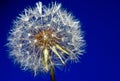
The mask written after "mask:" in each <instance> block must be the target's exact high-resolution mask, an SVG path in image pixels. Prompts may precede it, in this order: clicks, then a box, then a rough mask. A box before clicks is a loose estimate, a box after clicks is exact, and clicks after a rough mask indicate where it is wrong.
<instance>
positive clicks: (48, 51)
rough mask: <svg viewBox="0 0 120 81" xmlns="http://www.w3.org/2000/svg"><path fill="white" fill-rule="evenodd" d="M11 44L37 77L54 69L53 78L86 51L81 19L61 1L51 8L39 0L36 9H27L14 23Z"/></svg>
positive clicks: (23, 63)
mask: <svg viewBox="0 0 120 81" xmlns="http://www.w3.org/2000/svg"><path fill="white" fill-rule="evenodd" d="M7 45H8V46H9V48H10V49H11V50H10V55H11V56H14V57H15V61H17V62H18V63H19V64H20V65H21V66H22V67H23V68H24V70H32V71H34V74H35V76H36V74H37V73H39V72H51V77H52V81H55V78H54V68H55V67H61V66H64V65H66V63H67V62H68V61H76V60H78V58H79V57H78V56H80V55H82V54H83V51H84V50H83V49H82V48H83V46H84V39H83V34H82V31H81V26H80V23H79V21H77V20H76V19H74V17H73V16H72V15H71V14H70V13H67V12H66V11H65V10H63V9H61V4H57V3H52V5H51V7H48V8H47V7H45V6H44V7H43V5H42V2H38V3H36V7H35V8H34V9H25V11H24V12H23V13H22V14H20V16H19V17H17V19H16V21H15V22H14V27H13V28H12V31H11V32H10V36H9V38H8V44H7Z"/></svg>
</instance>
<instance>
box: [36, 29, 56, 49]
mask: <svg viewBox="0 0 120 81" xmlns="http://www.w3.org/2000/svg"><path fill="white" fill-rule="evenodd" d="M34 38H35V40H36V42H35V44H36V45H37V46H39V47H40V48H50V46H53V45H55V44H56V43H57V42H58V37H57V35H56V34H55V32H54V31H53V30H52V29H46V30H42V31H40V32H39V33H37V34H36V35H35V36H34Z"/></svg>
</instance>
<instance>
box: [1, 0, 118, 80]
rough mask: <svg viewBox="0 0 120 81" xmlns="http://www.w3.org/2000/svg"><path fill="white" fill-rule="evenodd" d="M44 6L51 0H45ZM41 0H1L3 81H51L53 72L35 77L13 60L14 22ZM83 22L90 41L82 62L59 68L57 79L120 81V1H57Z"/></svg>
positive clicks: (87, 40) (87, 41)
mask: <svg viewBox="0 0 120 81" xmlns="http://www.w3.org/2000/svg"><path fill="white" fill-rule="evenodd" d="M41 1H42V2H43V4H44V5H48V4H49V3H51V0H41ZM36 2H38V0H15V1H14V0H0V81H50V77H49V74H44V73H43V74H42V73H41V74H39V75H38V76H36V77H34V76H33V73H31V72H29V71H26V72H24V71H22V70H21V69H20V67H19V65H17V64H14V63H13V62H12V59H9V57H8V55H9V54H8V52H7V51H6V50H7V48H6V47H5V46H4V45H5V44H6V43H7V41H6V39H7V36H8V31H9V29H10V27H12V21H13V20H14V19H16V16H18V14H19V13H21V11H23V9H24V8H26V7H29V6H31V7H33V6H35V3H36ZM57 2H60V3H62V7H63V8H64V9H67V11H70V12H72V13H73V15H74V16H75V17H76V18H78V19H79V20H80V21H81V23H82V29H83V30H84V31H85V40H86V43H87V46H86V53H85V54H84V55H83V56H82V58H81V63H77V64H71V66H70V67H68V70H69V69H70V71H68V70H67V71H61V70H57V69H56V70H55V71H56V80H57V81H120V51H119V50H120V49H119V48H120V43H119V42H120V33H119V32H120V2H119V0H118V1H117V0H113V1H112V0H57Z"/></svg>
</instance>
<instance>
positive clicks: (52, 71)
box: [50, 65, 56, 81]
mask: <svg viewBox="0 0 120 81" xmlns="http://www.w3.org/2000/svg"><path fill="white" fill-rule="evenodd" d="M50 76H51V81H56V80H55V73H54V67H53V65H51V67H50Z"/></svg>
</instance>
